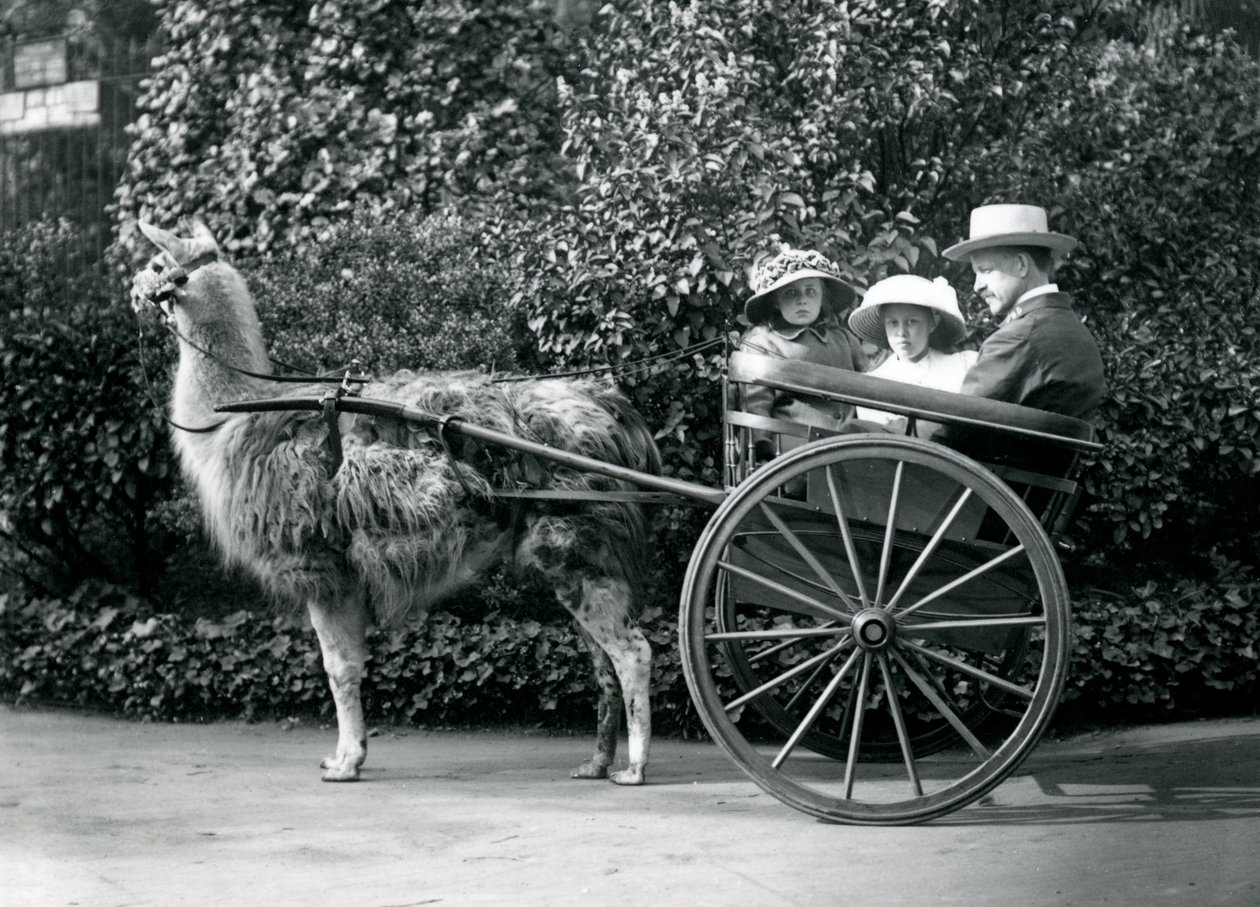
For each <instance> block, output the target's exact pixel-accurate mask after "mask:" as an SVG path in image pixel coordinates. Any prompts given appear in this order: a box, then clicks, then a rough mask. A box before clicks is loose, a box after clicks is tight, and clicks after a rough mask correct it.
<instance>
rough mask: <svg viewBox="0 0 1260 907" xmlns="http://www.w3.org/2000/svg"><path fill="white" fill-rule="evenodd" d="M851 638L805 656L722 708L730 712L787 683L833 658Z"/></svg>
mask: <svg viewBox="0 0 1260 907" xmlns="http://www.w3.org/2000/svg"><path fill="white" fill-rule="evenodd" d="M851 640H852V637H849V638H846V639H842V640H840V642H838V643H836V644H835V645H834V646H832V647H831V648H830V649H828V650H827V651H825V652H819V653H818V654H817V655H815V656H813V657H812V658H807V659H806V660H805V661H802V662H801V663H800V664H798V665H793V666H792V667H790V668H788V670H786V671H784V672H783V673H782V674H779V675H778V676H776V677H771V678H770V679H769V680H767V681H766V682H765V683H763V684H761V685H760V686H758V687H756V688H754V689H751V690H749V691H748V692H747V693H745V694H744V695H743V696H740V697H738V698H736V699H732V700H731V701H730V702H728V703H726V704H725V705H724V706H723V708H724V709H726V711H727V712H732V711H734V710H735V709H737V708H739V707H740V706H741V705H744V704H746V703H748V702H751V701H752V700H754V699H756V698H757V697H758V696H762V695H764V694H766V693H768V692H770V690H773V689H774V688H775V687H777V686H780V685H782V684H784V683H787V681H789V680H791V679H792V678H793V677H795V676H797V675H798V674H803V673H804V672H805V671H808V670H809V669H810V668H812V667H813V666H814V665H816V664H819V663H823V664H825V663H826V662H827V661H829V660H830V659H832V658H834V657H835V656H836V655H838V654H840V652H842V651H843V650H844V649H845V648H846V647H847V646H848V644H849V643H850V641H851Z"/></svg>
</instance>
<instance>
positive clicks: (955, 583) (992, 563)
mask: <svg viewBox="0 0 1260 907" xmlns="http://www.w3.org/2000/svg"><path fill="white" fill-rule="evenodd" d="M1023 550H1024V546H1023V545H1016V546H1015V547H1014V548H1010V549H1008V550H1006V551H1003V552H1002V553H1001V554H999V555H998V556H997V557H995V558H992V559H990V560H987V561H985V562H984V563H983V564H981V565H980V566H979V567H976V568H975V569H974V570H969V571H968V572H966V573H964V574H963V575H962V576H960V577H958V578H957V579H954V580H950V581H949V582H948V583H946V584H945V585H943V586H941V588H939V589H937V590H936V591H935V592H932V593H930V594H928V595H925V596H924V597H923V598H921V599H919V600H918V601H917V602H915V603H914V604H913V605H910V606H909V607H908V608H902V609H901V610H900V611H898V612H897V617H899V618H901V617H905V616H906V615H907V614H913V613H914V612H915V611H918V610H919V609H920V608H922V607H923V606H924V605H928V604H931V603H932V602H934V601H936V600H937V599H938V598H940V597H941V596H943V595H948V594H949V593H951V592H953V591H954V590H955V589H957V588H958V587H959V586H961V585H963V584H964V583H969V582H971V581H972V580H973V579H975V578H976V577H978V576H983V575H984V574H986V573H988V572H989V571H990V570H992V569H993V568H995V567H998V566H1001V565H1002V564H1004V563H1006V562H1007V561H1009V560H1010V559H1011V558H1013V557H1015V556H1016V555H1018V554H1020V553H1022V552H1023Z"/></svg>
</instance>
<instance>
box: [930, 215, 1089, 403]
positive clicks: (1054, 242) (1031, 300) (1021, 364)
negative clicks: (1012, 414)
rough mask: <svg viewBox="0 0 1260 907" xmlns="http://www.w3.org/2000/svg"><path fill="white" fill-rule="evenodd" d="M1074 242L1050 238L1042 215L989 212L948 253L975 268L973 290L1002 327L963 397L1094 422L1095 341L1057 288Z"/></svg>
mask: <svg viewBox="0 0 1260 907" xmlns="http://www.w3.org/2000/svg"><path fill="white" fill-rule="evenodd" d="M1075 246H1076V240H1075V239H1073V238H1072V237H1070V236H1066V235H1064V234H1062V233H1054V232H1052V231H1051V230H1050V229H1049V228H1048V226H1047V222H1046V212H1045V209H1044V208H1039V207H1037V206H1036V205H983V206H981V207H979V208H976V209H974V210H973V211H972V212H971V236H970V238H969V239H967V240H966V241H964V242H960V243H957V244H956V245H953V246H950V247H949V248H948V249H946V250H945V252H944V255H945V257H946V258H948V259H950V260H951V261H969V262H970V263H971V269H972V271H973V272H974V273H975V275H976V280H975V285H974V289H975V291H976V293H977V294H978V295H979V296H980V298H982V299H983V300H984V301H985V302H986V303H987V304H988V306H989V310H990V311H991V312H992V313H993V315H994V316H995V317H997V318H999V319H1002V320H1001V322H1000V325H999V327H998V329H997V330H996V331H994V332H993V334H991V335H990V336H989V338H988V339H987V340H985V341H984V343H983V344H981V346H980V356H979V358H978V359H977V361H976V364H975V365H974V366H972V367H971V369H970V370H969V371H968V372H967V375H966V377H965V378H964V379H963V385H962V393H964V394H971V395H973V396H976V397H988V398H990V399H993V400H1004V401H1007V402H1009V403H1019V404H1021V405H1023V406H1031V407H1033V408H1035V409H1044V410H1048V411H1050V412H1055V413H1062V414H1064V415H1067V416H1075V417H1077V418H1079V419H1088V418H1089V417H1090V416H1091V415H1093V413H1094V411H1095V410H1097V408H1098V405H1099V404H1100V403H1101V402H1102V399H1103V394H1104V393H1105V392H1106V382H1105V381H1104V379H1103V367H1102V357H1101V356H1100V355H1099V352H1098V344H1097V343H1095V342H1094V338H1093V336H1092V335H1091V334H1090V333H1089V331H1088V330H1087V329H1086V328H1085V325H1083V324H1081V320H1080V318H1079V317H1077V315H1076V313H1075V312H1074V311H1073V310H1072V300H1071V297H1069V296H1068V295H1067V294H1066V293H1062V292H1060V291H1059V287H1058V285H1057V284H1055V283H1053V282H1052V278H1053V275H1054V265H1055V259H1056V257H1057V256H1061V255H1063V254H1065V253H1066V252H1068V251H1070V250H1071V249H1073V248H1075Z"/></svg>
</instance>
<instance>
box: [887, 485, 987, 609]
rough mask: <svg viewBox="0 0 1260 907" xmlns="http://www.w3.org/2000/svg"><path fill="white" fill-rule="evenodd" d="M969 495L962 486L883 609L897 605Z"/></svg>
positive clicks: (967, 489) (967, 490)
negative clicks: (955, 500)
mask: <svg viewBox="0 0 1260 907" xmlns="http://www.w3.org/2000/svg"><path fill="white" fill-rule="evenodd" d="M970 497H971V489H970V488H964V489H963V493H962V494H961V495H959V496H958V501H957V502H956V503H955V504H954V506H953V509H951V510H950V512H949V514H948V515H947V516H946V517H945V520H944V522H942V523H941V525H940V526H939V527H938V528H937V530H936V532H935V533H933V534H932V538H931V539H929V540H928V543H927V545H925V546H924V548H923V551H922V552H920V554H919V556H918V558H917V559H916V560H915V562H914V563H913V564H912V565H911V567H910V569H909V570H908V571H906V575H905V577H904V578H903V579H902V580H901V585H900V586H898V587H897V591H896V592H894V593H893V597H892V598H890V599H889V600H888V604H886V605H884V610H885V611H891V610H892V609H893V608H895V607H896V606H897V602H898V601H900V600H901V596H902V595H904V594H905V591H906V590H907V589H909V588H910V584H911V583H912V582H914V580H915V577H917V576H918V575H919V571H920V570H922V569H923V565H924V564H926V563H927V562H928V558H930V557H931V556H932V555H933V554H934V553H935V552H936V549H937V547H938V546H939V545H940V544H941V541H942V540H943V539H944V538H945V533H946V532H948V531H949V527H950V526H952V525H953V524H954V520H956V519H957V518H958V514H959V513H961V512H962V509H963V506H964V505H965V504H966V503H967V500H968V499H969V498H970Z"/></svg>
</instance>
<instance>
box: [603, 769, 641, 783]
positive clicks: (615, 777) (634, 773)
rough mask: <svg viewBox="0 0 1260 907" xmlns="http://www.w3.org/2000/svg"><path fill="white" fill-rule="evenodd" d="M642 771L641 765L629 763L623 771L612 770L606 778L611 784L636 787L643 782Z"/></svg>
mask: <svg viewBox="0 0 1260 907" xmlns="http://www.w3.org/2000/svg"><path fill="white" fill-rule="evenodd" d="M643 778H644V772H643V766H641V765H631V766H628V767H627V768H626V769H625V771H620V772H613V773H612V774H611V775H609V776H608V780H609V781H611V782H612V783H613V784H621V785H623V786H625V787H637V786H638V785H640V784H642V783H643Z"/></svg>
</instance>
